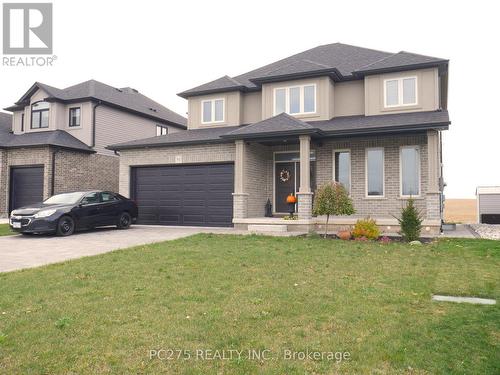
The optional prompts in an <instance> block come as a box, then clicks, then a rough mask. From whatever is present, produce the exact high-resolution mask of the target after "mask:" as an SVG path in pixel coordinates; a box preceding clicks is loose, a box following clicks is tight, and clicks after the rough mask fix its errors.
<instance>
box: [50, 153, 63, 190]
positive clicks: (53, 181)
mask: <svg viewBox="0 0 500 375" xmlns="http://www.w3.org/2000/svg"><path fill="white" fill-rule="evenodd" d="M60 151H61V149H60V148H56V149H54V151H52V173H51V178H50V196H52V195H54V194H55V185H56V154H57V153H58V152H60Z"/></svg>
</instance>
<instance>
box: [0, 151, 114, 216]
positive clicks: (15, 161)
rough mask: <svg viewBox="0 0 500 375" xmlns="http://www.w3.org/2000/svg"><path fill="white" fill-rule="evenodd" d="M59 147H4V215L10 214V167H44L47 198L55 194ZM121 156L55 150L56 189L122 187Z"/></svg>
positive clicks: (0, 183)
mask: <svg viewBox="0 0 500 375" xmlns="http://www.w3.org/2000/svg"><path fill="white" fill-rule="evenodd" d="M54 151H55V149H54V148H51V147H48V146H44V147H32V148H18V149H9V150H1V151H0V217H5V216H7V215H8V209H9V194H10V192H9V185H10V169H11V168H12V167H15V166H28V165H33V166H35V165H37V166H43V167H44V178H43V198H44V199H46V198H48V197H49V196H51V195H52V157H53V153H54ZM118 166H119V160H118V157H115V156H106V155H99V154H89V153H82V152H76V151H68V150H60V151H57V152H56V154H55V173H54V174H55V180H54V193H56V194H57V193H61V192H67V191H75V190H87V189H102V190H111V191H117V190H118Z"/></svg>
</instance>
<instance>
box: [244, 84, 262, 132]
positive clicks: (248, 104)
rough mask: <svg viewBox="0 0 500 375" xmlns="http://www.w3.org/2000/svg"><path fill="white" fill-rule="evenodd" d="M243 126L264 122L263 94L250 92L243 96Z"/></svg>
mask: <svg viewBox="0 0 500 375" xmlns="http://www.w3.org/2000/svg"><path fill="white" fill-rule="evenodd" d="M241 98H242V102H241V103H242V106H241V110H242V112H243V113H242V120H241V123H242V124H253V123H254V122H259V121H260V120H262V94H261V92H260V91H258V92H249V93H245V94H242V95H241Z"/></svg>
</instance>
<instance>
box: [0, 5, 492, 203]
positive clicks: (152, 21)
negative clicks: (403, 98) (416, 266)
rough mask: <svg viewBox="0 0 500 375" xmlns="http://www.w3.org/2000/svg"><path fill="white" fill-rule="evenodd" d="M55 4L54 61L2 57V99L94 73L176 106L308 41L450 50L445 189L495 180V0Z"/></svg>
mask: <svg viewBox="0 0 500 375" xmlns="http://www.w3.org/2000/svg"><path fill="white" fill-rule="evenodd" d="M9 2H14V1H12V0H11V1H9ZM22 2H25V1H22ZM42 2H47V1H46V0H45V1H42ZM53 4H54V54H55V55H57V57H58V59H57V61H56V62H55V64H54V66H53V67H47V68H35V67H27V68H20V67H3V66H0V87H1V90H0V106H1V108H5V107H7V106H9V105H11V104H13V103H14V102H15V101H16V100H18V99H19V98H20V97H21V95H22V94H23V93H24V92H25V91H26V90H27V89H28V88H29V87H30V86H31V85H32V84H33V82H35V81H40V82H43V83H47V84H49V85H52V86H55V87H59V88H64V87H67V86H70V85H73V84H75V83H78V82H82V81H85V80H88V79H91V78H93V79H96V80H99V81H102V82H104V83H107V84H110V85H112V86H116V87H125V86H130V87H133V88H136V89H138V90H139V91H141V92H142V93H144V94H145V95H147V96H150V97H151V98H153V99H154V100H156V101H158V102H160V103H162V104H163V105H165V106H167V107H169V108H170V109H172V110H174V111H176V112H178V113H180V114H183V115H186V111H187V101H186V100H184V99H182V98H180V97H178V96H176V93H178V92H180V91H183V90H185V89H188V88H191V87H193V86H197V85H199V84H202V83H205V82H208V81H211V80H213V79H215V78H218V77H220V76H222V75H225V74H228V75H230V76H234V75H238V74H240V73H244V72H246V71H249V70H252V69H254V68H257V67H260V66H262V65H265V64H267V63H270V62H273V61H275V60H278V59H280V58H283V57H287V56H289V55H292V54H294V53H297V52H300V51H303V50H306V49H309V48H312V47H315V46H317V45H321V44H328V43H334V42H342V43H346V44H352V45H357V46H361V47H368V48H373V49H379V50H383V51H389V52H397V51H401V50H405V51H410V52H415V53H419V54H424V55H430V56H436V57H442V58H447V59H450V86H449V91H450V93H449V106H448V107H449V111H450V117H451V120H452V124H451V126H450V130H449V131H447V132H445V138H444V145H443V146H444V168H445V169H444V171H445V180H446V182H447V184H448V186H447V188H446V190H445V194H446V196H447V197H449V198H451V197H453V198H462V197H464V198H467V197H473V196H474V191H475V188H476V186H478V185H500V165H499V162H500V123H499V121H498V115H497V112H498V110H499V106H500V104H499V103H498V101H499V99H500V95H499V93H500V89H499V87H500V78H499V75H498V74H496V73H495V70H496V69H497V65H498V64H499V62H500V59H499V57H500V53H499V50H500V49H499V44H498V36H499V35H500V27H499V20H498V9H494V8H493V6H492V5H494V4H495V2H493V1H474V2H459V1H441V0H440V1H436V0H433V1H422V0H421V1H418V2H404V1H383V0H377V1H331V0H330V1H304V0H302V1H290V0H287V1H272V0H267V1H255V0H254V1H234V0H233V1H216V0H213V1H186V0H183V1H146V0H142V1H137V0H134V1H123V0H121V1H112V0H106V1H102V0H101V1H93V0H91V1H89V0H86V1H67V0H66V1H63V0H55V1H53ZM495 36H496V37H495Z"/></svg>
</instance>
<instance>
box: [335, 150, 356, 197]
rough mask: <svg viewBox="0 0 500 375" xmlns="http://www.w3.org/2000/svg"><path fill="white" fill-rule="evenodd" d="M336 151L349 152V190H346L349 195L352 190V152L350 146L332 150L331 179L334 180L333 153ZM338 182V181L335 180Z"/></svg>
mask: <svg viewBox="0 0 500 375" xmlns="http://www.w3.org/2000/svg"><path fill="white" fill-rule="evenodd" d="M337 152H348V153H349V191H348V192H347V193H348V194H349V195H351V190H352V153H351V149H350V148H343V149H337V150H333V153H332V181H335V172H336V171H335V154H336V153H337ZM336 182H338V181H336Z"/></svg>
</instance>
